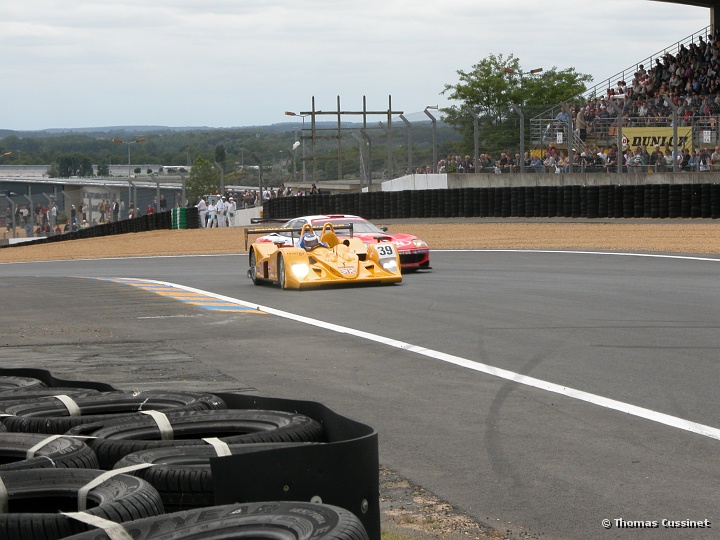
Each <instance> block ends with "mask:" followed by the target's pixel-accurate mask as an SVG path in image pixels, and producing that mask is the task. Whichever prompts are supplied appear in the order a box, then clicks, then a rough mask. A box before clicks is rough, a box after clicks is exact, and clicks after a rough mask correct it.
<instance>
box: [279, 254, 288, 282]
mask: <svg viewBox="0 0 720 540" xmlns="http://www.w3.org/2000/svg"><path fill="white" fill-rule="evenodd" d="M277 275H278V285H280V288H281V289H287V276H286V275H285V259H284V258H283V256H282V253H279V254H278V258H277Z"/></svg>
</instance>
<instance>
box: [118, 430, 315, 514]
mask: <svg viewBox="0 0 720 540" xmlns="http://www.w3.org/2000/svg"><path fill="white" fill-rule="evenodd" d="M308 444H322V443H250V444H232V445H228V446H229V449H230V452H231V454H232V455H238V454H248V453H252V452H264V451H268V450H274V449H277V448H287V447H291V446H292V447H297V446H303V445H308ZM215 457H217V452H216V450H215V448H213V447H212V446H210V445H209V444H206V445H205V446H175V447H172V448H154V449H151V450H142V451H140V452H133V453H132V454H128V455H127V456H125V457H123V458H122V459H121V460H119V461H118V462H117V463H116V464H115V469H121V468H123V467H131V466H134V465H145V464H149V465H152V467H148V468H145V469H138V470H136V471H133V472H132V473H130V474H132V475H134V476H138V477H140V478H142V479H143V480H145V481H146V482H148V483H149V484H150V485H151V486H153V487H154V488H155V489H156V490H157V491H158V493H160V497H161V498H162V502H163V506H164V507H165V511H166V512H178V511H181V510H190V509H193V508H202V507H204V506H214V505H215V493H214V487H213V479H212V470H211V467H210V460H211V459H212V458H215ZM238 474H240V475H242V471H238Z"/></svg>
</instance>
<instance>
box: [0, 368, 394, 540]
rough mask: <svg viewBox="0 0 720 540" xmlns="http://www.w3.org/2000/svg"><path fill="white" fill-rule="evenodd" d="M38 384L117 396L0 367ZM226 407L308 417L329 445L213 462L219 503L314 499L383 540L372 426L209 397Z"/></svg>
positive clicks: (299, 408) (0, 372)
mask: <svg viewBox="0 0 720 540" xmlns="http://www.w3.org/2000/svg"><path fill="white" fill-rule="evenodd" d="M8 376H10V377H28V378H34V379H39V380H41V381H42V382H43V383H45V385H47V386H49V387H63V388H69V387H77V388H89V389H93V390H98V391H113V390H117V389H116V388H114V387H113V386H111V385H109V384H106V383H101V382H90V381H67V380H63V379H59V378H56V377H55V376H53V375H52V373H51V372H49V371H47V370H44V369H35V368H14V369H2V368H0V377H8ZM212 393H213V394H214V395H216V396H218V397H220V398H221V399H222V400H223V401H224V402H225V404H226V405H227V407H228V408H229V409H262V410H273V411H285V412H292V413H294V414H303V415H306V416H309V417H310V418H313V419H314V420H317V421H318V422H320V423H321V424H322V426H323V429H324V432H325V436H326V443H325V444H312V445H307V446H293V447H288V448H277V449H270V450H266V451H262V452H254V453H247V454H240V455H234V456H227V457H218V458H213V459H211V460H210V466H211V469H212V481H213V489H214V499H215V504H216V505H222V504H230V503H235V502H240V503H245V502H262V501H309V502H322V503H324V504H330V505H334V506H339V507H341V508H344V509H346V510H349V511H350V512H352V513H353V514H355V515H356V516H357V517H358V519H359V520H360V521H361V522H362V524H363V526H364V527H365V530H366V531H367V533H368V537H369V538H370V539H371V540H380V479H379V467H380V464H379V456H378V435H377V432H376V431H375V430H374V429H372V428H371V427H370V426H367V425H365V424H361V423H360V422H356V421H354V420H351V419H349V418H346V417H344V416H341V415H339V414H337V413H335V412H334V411H332V410H330V409H329V408H327V407H326V406H325V405H323V404H321V403H317V402H312V401H298V400H290V399H281V398H271V397H260V396H255V395H248V394H240V393H233V392H212Z"/></svg>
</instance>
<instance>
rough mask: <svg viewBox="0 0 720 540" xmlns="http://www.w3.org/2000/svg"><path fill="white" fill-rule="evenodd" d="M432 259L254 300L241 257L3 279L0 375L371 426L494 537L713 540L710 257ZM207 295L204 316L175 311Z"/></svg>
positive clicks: (3, 272)
mask: <svg viewBox="0 0 720 540" xmlns="http://www.w3.org/2000/svg"><path fill="white" fill-rule="evenodd" d="M432 265H433V270H432V271H429V272H421V273H416V274H411V275H408V276H406V277H405V279H404V280H403V283H402V284H400V285H395V286H385V287H363V288H341V289H330V290H317V291H304V292H297V291H281V290H280V289H278V288H275V287H256V286H253V285H252V283H251V282H250V280H249V279H247V278H246V277H245V271H246V267H247V256H246V255H236V256H196V257H166V258H142V259H124V260H120V259H118V260H93V261H67V262H51V263H27V264H5V265H0V298H2V303H3V310H2V315H1V316H0V324H1V325H2V326H1V327H2V334H1V337H0V365H2V366H3V367H19V366H25V367H42V368H47V369H50V370H53V371H54V372H55V373H56V374H58V375H64V376H70V377H75V378H80V379H86V380H87V379H89V380H102V381H107V382H110V383H113V384H116V385H118V386H120V387H124V388H138V389H142V388H168V389H180V388H183V389H204V390H226V389H231V388H254V389H255V390H256V391H257V392H258V393H261V394H266V395H273V396H278V397H287V398H296V399H309V400H314V401H320V402H323V403H325V404H326V405H328V406H329V407H330V408H332V409H333V410H335V411H337V412H339V413H340V414H344V415H347V416H350V417H352V418H355V419H357V420H359V421H361V422H364V423H367V424H369V425H371V426H373V427H374V428H376V429H377V430H378V432H379V436H380V460H381V463H382V464H383V465H385V466H387V467H388V468H390V469H393V470H395V471H397V472H398V473H400V474H401V475H403V476H405V477H407V478H409V479H410V480H412V481H413V482H415V483H417V484H420V485H422V486H423V487H425V488H426V489H428V490H430V491H432V492H434V493H435V494H436V495H438V496H439V497H441V498H443V499H445V500H447V501H449V502H451V503H453V504H455V505H456V506H458V507H459V508H460V509H461V510H463V511H465V512H467V513H468V514H470V515H471V516H473V517H475V518H476V519H478V520H480V521H481V522H484V523H486V524H488V525H490V526H493V527H495V528H497V529H498V530H500V531H503V532H506V534H510V535H511V536H513V537H522V536H524V535H529V536H530V537H536V536H537V537H542V538H553V539H555V538H634V537H637V536H639V535H640V533H646V534H642V537H646V536H647V537H652V538H656V537H668V538H717V537H718V536H719V535H720V509H719V508H718V500H719V498H718V490H719V489H720V459H719V458H718V456H719V455H720V393H719V392H718V390H717V386H718V381H720V333H719V326H720V279H719V278H720V260H719V259H718V258H717V257H703V256H698V257H696V258H693V257H681V256H677V255H672V256H671V255H669V256H667V257H661V256H636V255H631V254H599V253H568V252H554V253H552V252H510V251H507V252H506V251H492V252H487V251H468V252H461V251H453V252H450V251H447V252H442V251H435V252H433V255H432ZM87 278H136V279H142V280H155V281H160V282H163V283H167V284H175V285H179V286H182V287H181V288H177V287H175V288H173V290H174V291H176V292H175V293H173V294H169V293H166V292H163V291H164V289H163V288H162V287H160V289H163V290H160V289H158V291H157V292H154V291H153V290H148V289H147V288H145V289H143V288H141V287H138V286H137V285H138V283H123V282H116V281H109V280H105V279H87ZM150 285H157V284H150ZM205 291H206V292H208V293H211V294H210V296H209V298H210V300H211V302H210V304H218V305H217V306H212V305H211V307H215V308H218V309H206V307H203V306H202V305H199V304H198V302H195V303H189V302H188V301H187V298H186V296H189V297H191V298H197V297H206V299H207V297H208V295H207V294H205ZM238 300H239V301H243V302H245V303H242V302H238ZM228 305H229V306H230V307H231V308H232V306H235V307H236V308H237V309H228V307H227V306H228ZM258 305H259V306H260V310H258V309H257V307H258ZM221 306H225V307H221ZM259 311H264V313H261V312H259ZM603 520H610V525H611V530H609V531H608V530H607V529H606V528H605V527H604V526H603ZM617 520H624V521H625V522H629V521H643V522H652V521H656V522H658V528H657V529H656V530H654V531H652V532H649V531H638V530H637V529H634V528H618V524H622V523H621V522H619V521H617ZM662 520H669V521H670V522H681V521H683V520H694V521H703V520H709V524H710V525H711V527H712V528H710V529H693V530H683V531H679V530H677V529H675V528H670V527H667V524H668V523H665V525H664V524H663V521H662Z"/></svg>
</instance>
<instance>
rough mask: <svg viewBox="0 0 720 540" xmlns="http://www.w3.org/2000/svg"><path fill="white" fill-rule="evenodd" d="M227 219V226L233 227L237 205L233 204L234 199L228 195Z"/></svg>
mask: <svg viewBox="0 0 720 540" xmlns="http://www.w3.org/2000/svg"><path fill="white" fill-rule="evenodd" d="M226 206H227V220H228V227H235V225H236V223H235V214H236V213H237V205H236V204H235V199H233V198H232V197H230V198H229V199H228V202H227V205H226Z"/></svg>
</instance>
